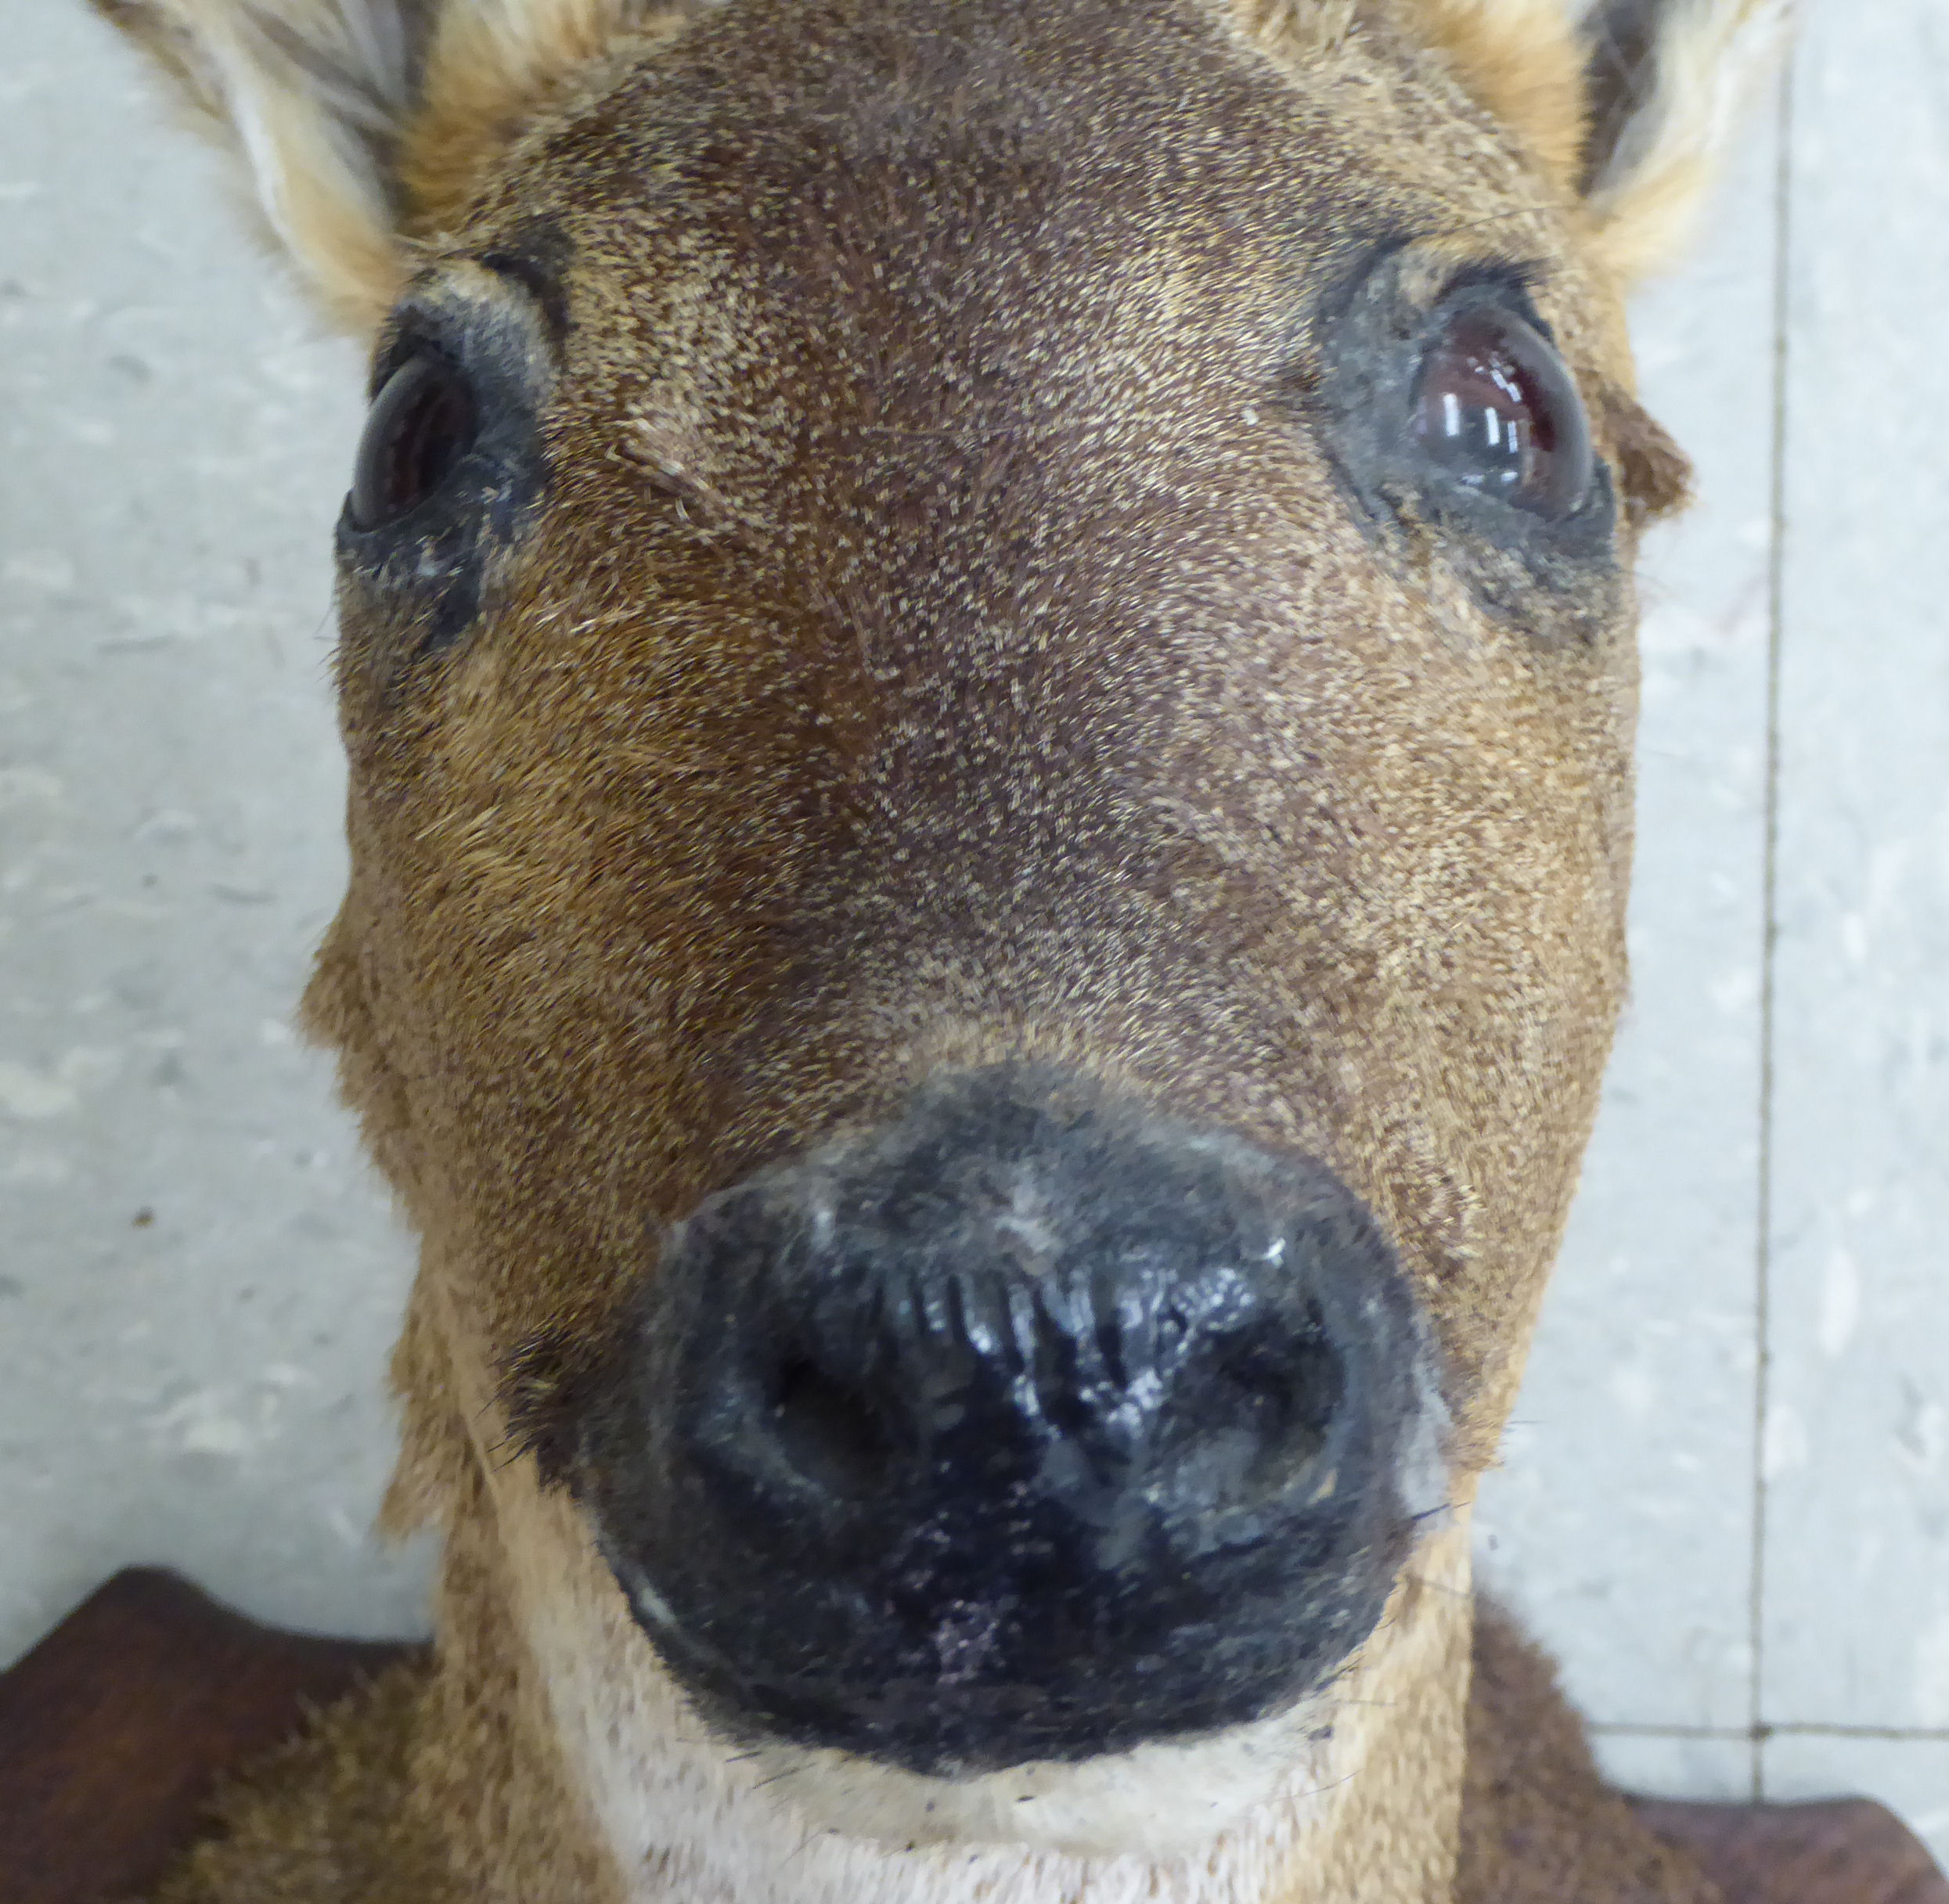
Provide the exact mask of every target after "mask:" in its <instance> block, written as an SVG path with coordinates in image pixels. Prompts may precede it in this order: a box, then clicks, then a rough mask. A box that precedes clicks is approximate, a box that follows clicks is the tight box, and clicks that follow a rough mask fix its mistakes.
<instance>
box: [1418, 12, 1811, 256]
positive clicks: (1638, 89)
mask: <svg viewBox="0 0 1949 1904" xmlns="http://www.w3.org/2000/svg"><path fill="white" fill-rule="evenodd" d="M1787 4H1788V0H1587V4H1586V5H1583V7H1582V8H1581V9H1580V8H1579V7H1578V5H1576V0H1407V9H1408V13H1409V16H1410V20H1411V22H1412V26H1413V31H1414V34H1415V35H1416V37H1417V38H1418V39H1420V40H1421V42H1422V43H1423V44H1424V45H1427V46H1428V48H1430V49H1432V51H1433V52H1436V54H1438V55H1439V56H1440V57H1441V58H1442V59H1443V60H1444V61H1445V62H1446V64H1447V66H1448V67H1449V70H1450V71H1451V72H1452V73H1453V74H1454V75H1455V77H1456V78H1457V80H1458V81H1460V82H1461V85H1462V87H1463V88H1464V90H1465V91H1466V92H1468V94H1469V95H1470V96H1471V97H1472V98H1473V99H1475V102H1476V103H1477V104H1478V105H1479V106H1482V107H1483V108H1484V109H1485V110H1487V111H1488V112H1490V113H1492V114H1493V115H1494V117H1496V118H1497V119H1498V120H1500V121H1501V122H1502V123H1503V124H1504V125H1505V126H1507V127H1508V128H1510V130H1511V131H1513V132H1515V134H1516V135H1518V137H1519V138H1521V139H1523V141H1524V142H1526V144H1527V145H1528V146H1529V149H1530V150H1531V152H1532V153H1533V154H1534V155H1535V157H1536V158H1537V160H1538V161H1539V162H1540V164H1541V165H1542V166H1543V167H1544V170H1545V171H1547V172H1548V173H1549V174H1550V175H1551V176H1552V177H1553V178H1555V179H1556V180H1557V181H1558V182H1559V183H1560V184H1561V185H1562V186H1563V187H1564V189H1565V191H1566V192H1569V193H1573V194H1575V195H1576V196H1579V197H1580V198H1582V199H1583V200H1584V202H1585V203H1586V204H1587V207H1588V208H1589V211H1590V213H1591V229H1592V232H1593V236H1594V241H1595V250H1596V251H1597V254H1598V260H1599V261H1600V262H1601V264H1603V265H1606V266H1608V267H1609V268H1610V269H1611V270H1612V272H1614V273H1615V274H1616V276H1617V277H1618V278H1619V279H1620V280H1621V281H1623V283H1627V284H1628V283H1632V282H1634V280H1636V279H1639V278H1641V277H1643V276H1645V275H1646V274H1647V273H1648V272H1652V271H1655V270H1657V269H1658V268H1659V267H1660V266H1661V265H1665V264H1667V263H1669V262H1670V260H1671V259H1672V257H1673V256H1674V255H1675V254H1677V252H1678V251H1679V250H1681V249H1682V248H1683V247H1684V242H1685V240H1686V239H1687V237H1688V236H1689V235H1690V232H1691V225H1692V221H1693V219H1694V218H1695V214H1696V213H1697V211H1698V209H1699V206H1700V204H1701V203H1702V201H1703V200H1704V198H1705V196H1706V192H1707V190H1708V189H1709V186H1710V185H1711V183H1712V180H1713V175H1714V173H1715V172H1716V171H1717V166H1718V161H1719V159H1720V155H1721V153H1722V152H1723V150H1724V147H1725V146H1726V145H1727V142H1728V141H1729V139H1731V135H1732V133H1733V131H1734V130H1735V128H1736V127H1737V125H1738V108H1739V106H1740V104H1741V103H1742V100H1743V99H1744V98H1745V95H1746V93H1747V92H1749V89H1750V88H1751V87H1752V86H1753V84H1754V83H1755V81H1756V80H1757V79H1758V78H1759V77H1760V75H1761V74H1763V73H1764V72H1765V71H1766V70H1767V69H1768V67H1770V66H1771V63H1772V59H1773V56H1774V52H1775V51H1776V49H1778V47H1779V45H1781V42H1782V40H1783V38H1784V37H1785V36H1784V31H1783V30H1784V25H1785V18H1786V13H1787ZM1579 11H1581V12H1582V13H1583V21H1582V24H1581V25H1579V24H1577V23H1576V17H1575V16H1576V13H1578V12H1579Z"/></svg>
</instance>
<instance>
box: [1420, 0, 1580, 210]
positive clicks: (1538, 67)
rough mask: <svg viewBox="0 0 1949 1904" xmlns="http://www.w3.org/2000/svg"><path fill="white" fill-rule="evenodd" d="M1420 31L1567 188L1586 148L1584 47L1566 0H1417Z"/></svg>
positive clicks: (1480, 100)
mask: <svg viewBox="0 0 1949 1904" xmlns="http://www.w3.org/2000/svg"><path fill="white" fill-rule="evenodd" d="M1413 12H1414V31H1415V32H1416V33H1417V34H1418V36H1419V37H1420V38H1421V39H1423V40H1424V41H1425V42H1426V44H1427V45H1428V46H1429V47H1430V48H1432V49H1433V50H1434V51H1435V52H1437V53H1438V54H1439V55H1440V56H1441V57H1442V58H1443V59H1444V60H1446V62H1447V63H1449V64H1450V66H1451V67H1453V68H1454V71H1455V74H1456V77H1457V78H1458V79H1459V80H1461V83H1462V85H1464V87H1465V88H1467V89H1468V93H1469V95H1470V96H1471V97H1472V99H1474V100H1475V103H1477V104H1478V105H1479V106H1482V108H1483V110H1485V111H1486V112H1487V113H1489V114H1490V117H1492V118H1493V119H1495V120H1497V121H1500V123H1501V124H1504V125H1506V126H1508V128H1510V130H1511V131H1513V132H1514V133H1515V134H1516V135H1518V137H1519V138H1521V139H1524V140H1525V141H1526V142H1527V143H1528V145H1529V148H1530V149H1531V150H1532V151H1533V153H1535V154H1536V157H1537V162H1538V163H1539V164H1540V165H1541V166H1542V167H1543V169H1544V171H1546V172H1547V174H1548V175H1550V176H1551V178H1555V179H1557V180H1558V181H1559V182H1561V183H1562V185H1563V187H1564V188H1565V191H1566V192H1567V191H1568V190H1569V188H1570V186H1571V185H1572V184H1573V182H1575V180H1576V175H1577V168H1578V165H1579V164H1580V160H1581V159H1582V157H1583V129H1584V119H1583V48H1582V46H1581V45H1580V43H1579V41H1578V39H1577V36H1576V32H1575V31H1574V30H1573V26H1572V23H1571V21H1570V20H1569V16H1568V14H1567V13H1565V9H1564V6H1563V4H1562V0H1413Z"/></svg>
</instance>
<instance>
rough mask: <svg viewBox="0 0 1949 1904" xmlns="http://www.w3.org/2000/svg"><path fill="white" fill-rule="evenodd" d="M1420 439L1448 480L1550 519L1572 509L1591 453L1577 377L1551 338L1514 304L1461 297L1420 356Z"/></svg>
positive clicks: (1416, 411)
mask: <svg viewBox="0 0 1949 1904" xmlns="http://www.w3.org/2000/svg"><path fill="white" fill-rule="evenodd" d="M1411 414H1412V426H1411V427H1412V428H1413V430H1414V437H1415V439H1416V441H1417V443H1418V446H1419V448H1420V449H1421V452H1422V454H1423V455H1425V457H1426V458H1427V459H1428V463H1430V464H1432V466H1433V467H1434V468H1435V470H1436V471H1438V472H1439V473H1440V474H1441V475H1443V476H1444V477H1446V478H1447V479H1448V480H1450V481H1451V482H1454V483H1457V484H1461V486H1462V487H1463V488H1468V489H1472V490H1475V491H1478V492H1479V493H1480V494H1482V495H1493V496H1497V497H1500V498H1501V499H1502V500H1503V501H1504V502H1509V503H1512V504H1514V505H1515V506H1516V507H1517V508H1518V509H1527V510H1529V512H1530V513H1532V514H1533V515H1537V516H1542V517H1543V518H1544V520H1546V521H1550V522H1561V521H1562V520H1564V519H1565V517H1566V516H1573V515H1574V514H1575V513H1576V511H1577V509H1578V508H1579V507H1580V506H1581V505H1582V503H1583V499H1584V498H1585V496H1586V495H1588V494H1589V492H1590V487H1591V476H1592V473H1593V472H1594V457H1593V455H1592V452H1591V429H1590V424H1589V423H1588V421H1587V419H1586V418H1585V416H1584V413H1583V402H1582V401H1581V399H1580V398H1579V397H1578V395H1577V392H1576V384H1575V383H1573V382H1572V381H1571V379H1570V373H1569V370H1568V369H1565V365H1564V363H1563V360H1562V358H1560V357H1558V355H1557V354H1556V352H1555V350H1554V349H1552V348H1551V345H1550V344H1549V343H1548V342H1547V340H1545V339H1544V337H1541V336H1540V334H1539V333H1537V331H1535V330H1533V329H1531V327H1530V326H1529V325H1527V324H1526V323H1525V322H1523V321H1522V319H1521V318H1519V317H1517V316H1516V315H1514V313H1512V312H1511V311H1504V310H1501V309H1499V308H1496V307H1494V306H1493V305H1486V304H1470V305H1464V306H1463V307H1462V308H1461V309H1460V310H1457V311H1454V312H1453V313H1451V314H1450V316H1449V318H1448V319H1447V321H1446V324H1445V326H1443V329H1442V330H1441V331H1440V332H1439V334H1438V335H1437V336H1436V339H1435V341H1434V343H1433V344H1432V345H1431V346H1430V347H1429V349H1428V353H1427V355H1425V357H1424V358H1423V359H1422V361H1421V375H1420V378H1419V380H1418V383H1416V386H1415V391H1414V404H1413V409H1412V412H1411Z"/></svg>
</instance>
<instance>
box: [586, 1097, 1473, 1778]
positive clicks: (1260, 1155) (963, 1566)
mask: <svg viewBox="0 0 1949 1904" xmlns="http://www.w3.org/2000/svg"><path fill="white" fill-rule="evenodd" d="M1434 1397H1435V1384H1434V1382H1433V1380H1432V1363H1431V1359H1430V1351H1429V1348H1428V1337H1427V1332H1426V1331H1425V1329H1424V1328H1423V1326H1421V1321H1420V1318H1419V1316H1418V1311H1417V1308H1416V1305H1415V1304H1414V1300H1413V1298H1412V1296H1411V1294H1410V1291H1409V1290H1408V1288H1407V1284H1406V1283H1405V1281H1404V1280H1403V1277H1402V1276H1401V1275H1400V1272H1399V1270H1398V1269H1396V1266H1395V1264H1394V1262H1393V1258H1392V1254H1391V1253H1390V1251H1389V1249H1388V1247H1387V1246H1386V1244H1385V1241H1384V1240H1383V1239H1382V1236H1381V1235H1380V1233H1379V1231H1378V1229H1377V1227H1376V1226H1375V1225H1374V1222H1373V1221H1372V1219H1371V1218H1370V1217H1369V1215H1367V1212H1366V1211H1365V1209H1364V1207H1363V1206H1362V1205H1361V1204H1360V1202H1359V1200H1357V1199H1356V1197H1353V1194H1352V1193H1350V1192H1349V1191H1348V1190H1347V1189H1346V1187H1345V1186H1343V1185H1342V1184H1341V1183H1340V1182H1339V1181H1338V1179H1337V1178H1335V1176H1334V1175H1332V1174H1331V1172H1328V1171H1327V1170H1326V1169H1325V1168H1323V1167H1321V1166H1320V1165H1318V1164H1310V1163H1306V1162H1304V1161H1292V1160H1288V1159H1278V1158H1275V1157H1272V1156H1270V1155H1268V1154H1266V1153H1264V1152H1262V1151H1260V1150H1256V1149H1254V1148H1252V1147H1251V1146H1247V1145H1245V1144H1244V1143H1239V1142H1237V1141H1235V1140H1234V1139H1230V1138H1227V1137H1225V1136H1213V1135H1207V1134H1201V1133H1198V1132H1193V1131H1190V1130H1187V1129H1184V1128H1180V1127H1178V1126H1175V1125H1171V1124H1169V1123H1166V1122H1162V1121H1158V1120H1157V1119H1155V1118H1151V1117H1149V1116H1147V1115H1146V1114H1144V1113H1143V1112H1142V1111H1140V1110H1137V1108H1135V1107H1132V1106H1130V1105H1129V1104H1127V1103H1122V1102H1119V1101H1117V1100H1111V1099H1108V1098H1106V1097H1104V1096H1101V1094H1098V1093H1097V1092H1093V1091H1091V1090H1090V1089H1087V1088H1086V1086H1084V1085H1083V1084H1081V1083H1080V1082H1078V1081H1076V1080H1075V1079H1073V1078H1069V1077H1067V1076H1065V1075H1061V1074H1052V1073H1051V1072H1050V1071H1045V1070H1039V1069H1036V1070H1030V1069H1021V1068H1013V1067H1011V1068H1003V1069H997V1070H995V1071H983V1072H978V1073H973V1074H964V1075H961V1076H959V1077H957V1078H953V1079H950V1080H947V1081H945V1082H935V1083H934V1084H932V1085H929V1086H928V1087H927V1088H926V1089H924V1090H922V1091H921V1092H919V1093H918V1094H917V1096H916V1097H915V1098H914V1100H913V1102H912V1103H911V1104H910V1107H909V1108H908V1110H907V1111H906V1114H905V1115H904V1116H903V1117H902V1118H901V1119H900V1120H899V1121H897V1122H895V1123H894V1124H892V1125H888V1126H884V1127H882V1128H878V1129H876V1130H874V1131H872V1132H869V1133H867V1134H866V1135H865V1136H861V1137H859V1138H857V1139H853V1140H851V1141H848V1142H845V1143H840V1144H838V1145H835V1146H832V1147H830V1148H829V1149H827V1150H823V1151H822V1152H820V1153H817V1154H814V1155H812V1156H811V1157H808V1158H806V1159H805V1160H803V1161H799V1162H797V1163H794V1164H791V1165H788V1166H786V1167H784V1168H778V1169H775V1170H772V1171H769V1172H766V1173H764V1174H762V1175H759V1176H758V1177H755V1178H753V1179H750V1180H749V1181H748V1182H745V1183H744V1184H742V1185H740V1186H737V1187H736V1188H734V1189H733V1190H730V1191H727V1192H726V1193H722V1195H720V1196H719V1197H715V1198H713V1199H712V1200H710V1201H709V1202H708V1203H707V1204H704V1206H703V1207H702V1208H701V1209H699V1210H698V1211H697V1212H696V1213H695V1214H694V1215H693V1216H692V1217H691V1218H690V1220H689V1221H688V1222H686V1223H685V1224H684V1225H683V1227H682V1229H681V1230H680V1231H679V1233H678V1235H677V1236H676V1237H675V1240H674V1241H673V1243H672V1246H671V1247H670V1249H669V1250H668V1253H667V1254H666V1257H665V1261H664V1262H663V1263H662V1264H661V1267H660V1268H659V1269H658V1270H657V1272H656V1273H655V1274H654V1276H651V1277H650V1278H649V1279H647V1281H646V1284H645V1287H644V1290H643V1296H642V1300H641V1303H640V1305H639V1309H638V1312H637V1313H636V1316H635V1318H634V1319H633V1322H632V1330H631V1333H630V1336H629V1341H628V1343H627V1344H626V1346H625V1350H624V1352H622V1353H621V1355H619V1356H618V1358H617V1359H616V1362H615V1365H614V1373H613V1374H612V1376H611V1377H610V1379H609V1381H608V1383H607V1386H606V1389H605V1391H604V1392H603V1395H601V1397H600V1399H598V1400H597V1401H596V1402H595V1404H594V1405H593V1406H592V1407H591V1408H590V1409H589V1415H588V1419H587V1422H586V1424H585V1430H584V1433H583V1436H582V1459H581V1461H580V1463H579V1464H578V1467H579V1474H580V1481H579V1485H580V1488H581V1491H582V1494H583V1495H584V1497H585V1499H586V1500H587V1502H588V1503H589V1506H590V1507H591V1508H592V1509H593V1512H594V1514H595V1517H596V1523H597V1526H598V1528H599V1530H600V1537H601V1539H602V1540H603V1545H604V1548H605V1550H606V1551H607V1554H608V1556H609V1558H610V1560H611V1564H612V1566H613V1567H614V1569H615V1571H616V1572H617V1575H618V1578H619V1579H620V1580H621V1582H622V1584H623V1585H624V1586H625V1589H626V1590H627V1591H628V1592H629V1594H630V1596H631V1600H632V1605H633V1607H635V1610H636V1614H637V1617H638V1618H639V1621H641V1623H642V1624H643V1626H644V1627H645V1629H646V1630H647V1631H648V1632H650V1636H651V1637H652V1638H653V1639H654V1640H655V1642H656V1643H657V1647H659V1649H660V1650H661V1652H662V1653H663V1654H664V1656H665V1659H666V1660H667V1661H668V1663H669V1665H671V1667H672V1669H673V1670H674V1671H675V1672H677V1674H678V1675H679V1677H680V1678H682V1679H683V1680H684V1681H685V1682H686V1683H687V1685H688V1686H690V1690H691V1691H692V1692H693V1694H694V1695H695V1696H696V1697H697V1698H698V1699H699V1700H700V1701H701V1702H702V1703H703V1704H704V1706H705V1707H706V1708H707V1709H708V1711H711V1712H712V1714H713V1715H715V1717H716V1718H717V1719H718V1720H719V1722H720V1723H722V1724H724V1725H726V1726H728V1727H730V1729H733V1730H734V1731H738V1732H743V1733H763V1734H766V1735H769V1736H772V1737H779V1736H784V1737H789V1738H792V1739H796V1740H801V1741H803V1742H805V1743H809V1744H823V1745H829V1746H834V1747H841V1748H843V1749H845V1750H847V1751H853V1752H857V1753H863V1754H866V1755H871V1756H873V1757H875V1758H880V1759H882V1760H885V1761H888V1762H894V1763H898V1764H900V1765H905V1766H907V1767H909V1768H910V1769H915V1770H920V1771H926V1772H932V1773H946V1772H953V1771H960V1770H972V1769H988V1768H993V1767H996V1766H1000V1765H1009V1764H1016V1763H1020V1762H1024V1761H1026V1760H1029V1759H1038V1758H1040V1759H1049V1758H1080V1757H1085V1756H1087V1755H1091V1754H1094V1753H1097V1752H1103V1751H1116V1750H1121V1749H1122V1748H1124V1747H1128V1746H1131V1745H1134V1744H1139V1743H1140V1742H1142V1741H1143V1740H1147V1739H1155V1738H1159V1737H1180V1736H1183V1735H1185V1734H1187V1733H1198V1732H1201V1731H1205V1730H1209V1729H1214V1728H1216V1727H1219V1726H1226V1725H1229V1724H1233V1723H1236V1722H1240V1721H1243V1720H1247V1719H1255V1718H1258V1717H1261V1716H1263V1715H1266V1713H1268V1712H1270V1711H1274V1710H1275V1709H1277V1708H1279V1707H1280V1706H1281V1705H1282V1704H1288V1703H1290V1702H1291V1701H1292V1700H1294V1699H1295V1698H1297V1697H1299V1696H1301V1695H1302V1694H1303V1693H1306V1692H1307V1691H1308V1690H1312V1689H1313V1688H1314V1687H1317V1686H1318V1685H1320V1683H1322V1682H1323V1681H1324V1680H1325V1679H1328V1678H1329V1677H1330V1676H1331V1674H1332V1673H1333V1672H1335V1670H1336V1669H1337V1668H1338V1667H1339V1666H1340V1665H1342V1663H1343V1662H1344V1661H1345V1660H1346V1657H1347V1656H1348V1654H1349V1653H1350V1652H1351V1651H1352V1650H1353V1648H1354V1647H1356V1646H1357V1645H1358V1643H1360V1640H1361V1639H1364V1637H1365V1636H1366V1635H1367V1632H1368V1631H1369V1630H1370V1629H1371V1628H1372V1626H1373V1625H1374V1621H1376V1619H1377V1618H1378V1617H1379V1614H1380V1611H1381V1608H1382V1604H1383V1603H1384V1602H1385V1599H1386V1596H1387V1593H1388V1591H1389V1586H1390V1585H1391V1583H1392V1579H1393V1577H1394V1575H1395V1572H1396V1569H1397V1567H1399V1565H1400V1562H1401V1560H1402V1559H1403V1557H1404V1556H1405V1554H1406V1553H1407V1549H1408V1547H1409V1546H1410V1544H1411V1542H1412V1539H1413V1536H1414V1528H1415V1522H1416V1520H1417V1517H1418V1516H1420V1515H1421V1514H1423V1513H1425V1512H1427V1511H1428V1510H1430V1509H1432V1508H1434V1507H1436V1506H1439V1503H1440V1500H1441V1497H1442V1490H1443V1485H1444V1481H1445V1475H1444V1474H1443V1471H1442V1463H1441V1456H1440V1446H1439V1442H1440V1433H1441V1420H1440V1406H1439V1402H1437V1401H1436V1399H1435V1398H1434Z"/></svg>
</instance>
